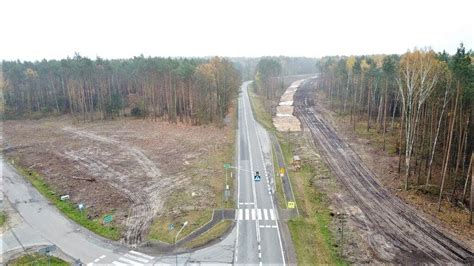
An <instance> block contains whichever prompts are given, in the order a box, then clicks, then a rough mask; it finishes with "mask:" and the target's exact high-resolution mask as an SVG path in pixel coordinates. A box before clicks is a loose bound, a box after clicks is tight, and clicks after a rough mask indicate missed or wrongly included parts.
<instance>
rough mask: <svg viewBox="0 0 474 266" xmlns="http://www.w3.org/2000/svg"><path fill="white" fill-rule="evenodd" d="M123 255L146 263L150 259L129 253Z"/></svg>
mask: <svg viewBox="0 0 474 266" xmlns="http://www.w3.org/2000/svg"><path fill="white" fill-rule="evenodd" d="M124 257H127V258H129V259H132V260H136V261H139V262H143V263H147V262H149V261H150V260H147V259H144V258H140V257H137V256H133V255H130V254H125V255H124Z"/></svg>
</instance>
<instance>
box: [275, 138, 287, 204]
mask: <svg viewBox="0 0 474 266" xmlns="http://www.w3.org/2000/svg"><path fill="white" fill-rule="evenodd" d="M272 157H273V168H274V169H273V172H274V173H275V186H276V192H277V200H278V205H279V206H280V208H282V209H286V207H287V206H286V203H287V202H286V197H285V193H284V192H283V182H282V178H281V177H280V169H279V167H278V159H277V156H276V154H275V150H274V149H273V147H272Z"/></svg>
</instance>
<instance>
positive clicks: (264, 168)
mask: <svg viewBox="0 0 474 266" xmlns="http://www.w3.org/2000/svg"><path fill="white" fill-rule="evenodd" d="M247 96H248V94H247ZM255 123H257V124H258V122H256V121H255ZM255 132H257V131H255ZM257 141H258V145H259V146H260V155H261V156H262V162H263V170H264V172H265V175H266V178H268V174H267V168H266V167H265V158H264V156H263V150H262V144H261V142H260V137H259V136H258V133H257ZM270 201H271V203H272V208H273V210H275V204H274V202H273V197H270ZM276 224H277V225H276V226H277V229H278V230H277V233H278V242H280V251H281V258H282V259H283V266H285V265H286V259H285V252H284V251H283V244H282V242H281V235H280V228H278V216H277V221H276Z"/></svg>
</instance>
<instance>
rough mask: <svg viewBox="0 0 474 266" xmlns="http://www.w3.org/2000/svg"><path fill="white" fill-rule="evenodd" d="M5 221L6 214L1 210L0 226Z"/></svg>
mask: <svg viewBox="0 0 474 266" xmlns="http://www.w3.org/2000/svg"><path fill="white" fill-rule="evenodd" d="M6 222H7V214H6V213H5V212H4V211H2V212H0V226H3V225H4V224H5V223H6Z"/></svg>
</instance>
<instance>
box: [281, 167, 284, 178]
mask: <svg viewBox="0 0 474 266" xmlns="http://www.w3.org/2000/svg"><path fill="white" fill-rule="evenodd" d="M284 175H285V168H283V167H281V168H280V176H281V177H283V176H284Z"/></svg>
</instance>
